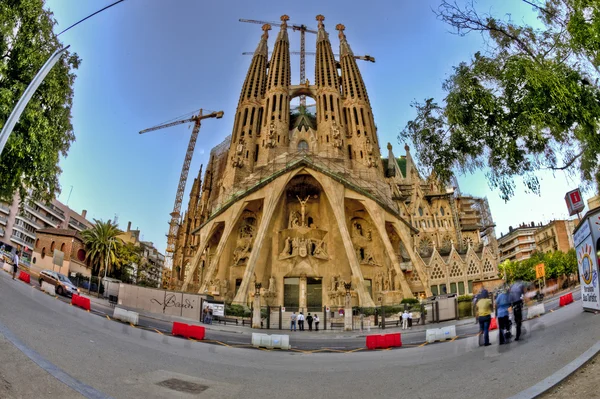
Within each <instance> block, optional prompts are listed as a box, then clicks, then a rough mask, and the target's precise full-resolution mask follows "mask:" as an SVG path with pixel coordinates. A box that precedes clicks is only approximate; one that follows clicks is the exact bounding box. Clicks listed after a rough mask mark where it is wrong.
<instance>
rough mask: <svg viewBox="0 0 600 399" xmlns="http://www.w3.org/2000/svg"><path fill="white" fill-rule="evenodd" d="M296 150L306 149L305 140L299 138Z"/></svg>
mask: <svg viewBox="0 0 600 399" xmlns="http://www.w3.org/2000/svg"><path fill="white" fill-rule="evenodd" d="M298 151H308V143H307V142H306V140H300V141H299V142H298Z"/></svg>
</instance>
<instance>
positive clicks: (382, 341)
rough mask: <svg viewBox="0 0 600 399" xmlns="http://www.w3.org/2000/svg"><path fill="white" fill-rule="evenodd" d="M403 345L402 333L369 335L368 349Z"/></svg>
mask: <svg viewBox="0 0 600 399" xmlns="http://www.w3.org/2000/svg"><path fill="white" fill-rule="evenodd" d="M400 346H402V337H401V336H400V333H394V334H385V335H380V334H376V335H367V349H385V348H396V347H400Z"/></svg>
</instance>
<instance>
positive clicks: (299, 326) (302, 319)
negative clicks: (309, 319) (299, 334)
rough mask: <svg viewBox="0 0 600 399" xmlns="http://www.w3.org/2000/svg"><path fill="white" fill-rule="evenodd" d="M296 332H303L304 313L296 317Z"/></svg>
mask: <svg viewBox="0 0 600 399" xmlns="http://www.w3.org/2000/svg"><path fill="white" fill-rule="evenodd" d="M298 330H300V331H304V313H302V312H300V314H299V315H298Z"/></svg>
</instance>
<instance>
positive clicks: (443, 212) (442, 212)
mask: <svg viewBox="0 0 600 399" xmlns="http://www.w3.org/2000/svg"><path fill="white" fill-rule="evenodd" d="M440 213H441V214H442V216H444V215H445V214H446V212H445V211H444V207H443V206H440Z"/></svg>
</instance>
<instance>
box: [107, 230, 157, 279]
mask: <svg viewBox="0 0 600 399" xmlns="http://www.w3.org/2000/svg"><path fill="white" fill-rule="evenodd" d="M118 238H120V239H121V240H123V242H125V243H132V244H134V245H136V246H139V247H141V261H140V265H141V267H140V265H136V264H132V265H128V266H127V267H128V268H129V275H130V276H131V278H132V283H133V284H138V283H140V282H142V281H145V282H146V283H150V284H152V285H154V286H155V287H158V288H160V286H161V284H162V280H163V269H164V265H165V256H164V255H163V254H161V253H160V252H158V250H157V249H156V248H155V247H154V244H153V243H151V242H150V241H140V231H139V230H137V229H136V230H133V229H132V228H131V222H128V223H127V231H124V232H123V233H121V234H120V235H119V236H118ZM138 271H139V273H138Z"/></svg>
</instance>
